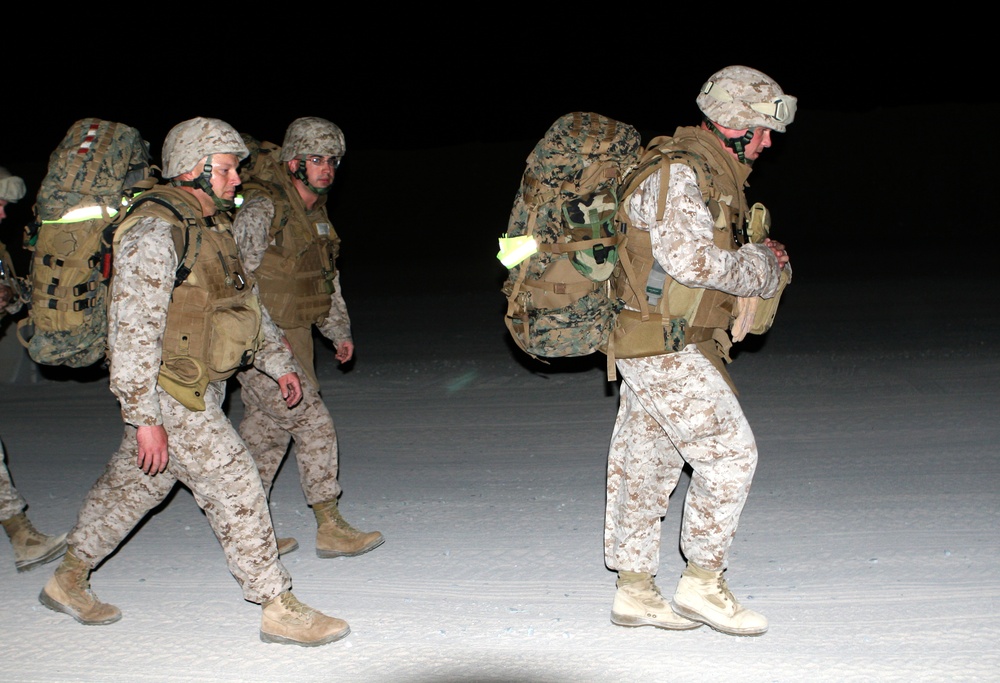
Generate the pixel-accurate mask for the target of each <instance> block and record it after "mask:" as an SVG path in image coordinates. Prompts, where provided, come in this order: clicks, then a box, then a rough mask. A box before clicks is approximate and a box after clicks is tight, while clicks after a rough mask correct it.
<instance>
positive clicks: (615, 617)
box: [611, 612, 702, 631]
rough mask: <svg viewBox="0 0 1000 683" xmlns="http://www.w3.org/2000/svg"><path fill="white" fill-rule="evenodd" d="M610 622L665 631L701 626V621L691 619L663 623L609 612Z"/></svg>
mask: <svg viewBox="0 0 1000 683" xmlns="http://www.w3.org/2000/svg"><path fill="white" fill-rule="evenodd" d="M611 623H612V624H614V625H615V626H628V627H630V628H634V627H637V626H655V627H656V628H662V629H665V630H667V631H690V630H691V629H695V628H701V625H702V623H701V622H700V621H692V622H691V623H690V624H677V625H674V624H665V623H663V622H662V621H653V620H652V619H644V618H642V617H631V616H628V615H625V614H616V613H614V612H612V613H611Z"/></svg>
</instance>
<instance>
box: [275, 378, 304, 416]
mask: <svg viewBox="0 0 1000 683" xmlns="http://www.w3.org/2000/svg"><path fill="white" fill-rule="evenodd" d="M278 386H279V387H281V398H283V399H285V405H287V406H288V407H289V408H294V407H295V406H296V405H298V403H299V401H301V400H302V382H301V381H300V380H299V376H298V374H296V373H294V372H289V373H288V374H287V375H282V376H281V377H279V378H278Z"/></svg>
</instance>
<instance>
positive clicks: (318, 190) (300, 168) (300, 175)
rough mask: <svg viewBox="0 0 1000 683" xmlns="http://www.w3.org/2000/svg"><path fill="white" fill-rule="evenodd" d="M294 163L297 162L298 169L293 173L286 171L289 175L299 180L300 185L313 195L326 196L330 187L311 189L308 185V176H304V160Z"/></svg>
mask: <svg viewBox="0 0 1000 683" xmlns="http://www.w3.org/2000/svg"><path fill="white" fill-rule="evenodd" d="M296 161H298V162H299V165H298V168H296V169H295V170H294V171H291V170H289V171H288V172H289V173H291V174H292V176H293V177H295V178H298V179H299V180H301V181H302V184H303V185H305V186H306V188H307V189H308V190H309V191H310V192H312V193H313V194H317V195H324V194H327V193H328V192H329V191H330V186H327V187H313V186H312V185H310V184H309V176H308V175H307V174H306V162H305V160H304V159H296Z"/></svg>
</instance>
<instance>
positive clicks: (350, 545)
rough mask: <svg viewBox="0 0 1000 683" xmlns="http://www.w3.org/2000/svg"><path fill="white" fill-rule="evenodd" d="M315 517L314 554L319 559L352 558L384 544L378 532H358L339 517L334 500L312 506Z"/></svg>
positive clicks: (382, 537)
mask: <svg viewBox="0 0 1000 683" xmlns="http://www.w3.org/2000/svg"><path fill="white" fill-rule="evenodd" d="M313 514H315V515H316V524H317V525H318V526H319V529H318V530H317V531H316V554H317V555H318V556H319V557H354V556H355V555H360V554H362V553H366V552H368V551H369V550H372V549H373V548H377V547H378V546H380V545H382V544H383V543H384V542H385V537H384V536H382V533H381V532H379V531H369V532H364V531H358V530H357V529H355V528H354V527H352V526H351V525H350V524H348V523H347V522H346V521H345V520H344V518H343V517H341V516H340V510H339V509H337V501H336V500H328V501H326V502H325V503H317V504H316V505H313Z"/></svg>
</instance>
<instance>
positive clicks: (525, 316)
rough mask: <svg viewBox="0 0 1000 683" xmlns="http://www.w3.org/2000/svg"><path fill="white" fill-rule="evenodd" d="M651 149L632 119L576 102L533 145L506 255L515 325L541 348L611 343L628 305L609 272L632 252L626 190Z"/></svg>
mask: <svg viewBox="0 0 1000 683" xmlns="http://www.w3.org/2000/svg"><path fill="white" fill-rule="evenodd" d="M641 152H642V146H641V138H640V135H639V132H638V131H637V130H636V129H635V128H633V127H632V126H630V125H628V124H625V123H622V122H620V121H616V120H614V119H611V118H608V117H606V116H602V115H600V114H595V113H591V112H572V113H569V114H566V115H564V116H562V117H560V118H559V119H557V120H556V121H555V123H553V124H552V126H550V127H549V129H548V131H547V132H546V133H545V136H544V137H543V138H542V139H541V140H540V141H539V142H538V143H537V144H536V145H535V147H534V149H533V150H532V151H531V154H529V155H528V158H527V167H526V168H525V170H524V173H523V175H522V177H521V185H520V188H519V189H518V191H517V193H516V195H515V196H514V205H513V207H512V209H511V214H510V218H509V222H508V225H507V232H506V234H505V235H504V236H503V237H502V238H501V239H500V252H499V253H498V254H497V258H498V259H500V262H501V263H502V264H503V265H504V266H506V267H507V268H508V270H509V273H508V276H507V280H506V281H505V283H504V286H503V288H502V291H503V293H504V295H505V296H506V297H507V312H506V315H505V322H506V325H507V329H508V330H509V332H510V334H511V336H512V337H513V339H514V341H515V342H516V343H517V345H518V346H519V347H520V348H521V349H522V350H523V351H525V352H526V353H528V354H529V355H531V356H532V357H533V358H536V359H539V360H544V359H545V358H558V357H573V356H586V355H589V354H591V353H593V352H595V351H597V350H599V349H600V348H601V347H602V346H603V345H604V344H605V343H606V341H607V338H608V335H609V333H610V331H611V329H612V327H613V324H614V320H615V317H616V316H617V314H618V312H619V310H620V309H621V302H620V301H618V300H617V299H615V298H614V296H613V294H612V293H611V290H610V286H609V283H608V278H609V277H610V276H611V273H612V271H613V270H614V268H615V265H616V264H618V263H619V262H620V261H621V260H622V259H627V256H626V255H625V251H624V249H622V246H623V240H624V235H623V233H622V232H621V231H620V230H619V229H618V226H619V223H620V221H622V220H623V219H624V208H622V207H620V196H619V191H620V186H621V183H622V179H623V178H624V177H625V175H626V174H627V173H628V171H629V170H630V169H631V168H632V167H634V166H635V165H636V163H637V162H638V161H639V157H640V154H641ZM623 265H625V266H626V267H627V263H624V264H623Z"/></svg>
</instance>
